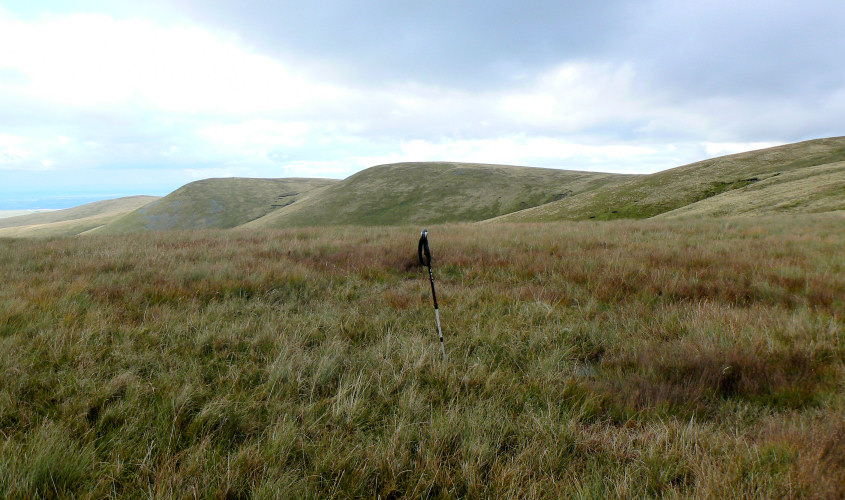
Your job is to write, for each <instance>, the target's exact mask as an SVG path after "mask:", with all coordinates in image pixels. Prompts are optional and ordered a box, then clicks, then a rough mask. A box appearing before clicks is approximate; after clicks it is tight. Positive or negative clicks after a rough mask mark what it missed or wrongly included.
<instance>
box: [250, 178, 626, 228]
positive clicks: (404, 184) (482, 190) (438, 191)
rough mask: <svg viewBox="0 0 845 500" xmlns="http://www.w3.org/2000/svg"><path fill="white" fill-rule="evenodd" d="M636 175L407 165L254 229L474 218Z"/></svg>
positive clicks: (327, 193) (352, 181)
mask: <svg viewBox="0 0 845 500" xmlns="http://www.w3.org/2000/svg"><path fill="white" fill-rule="evenodd" d="M628 177H629V176H624V175H618V174H600V173H590V172H573V171H565V170H555V169H541V168H530V167H513V166H503V165H479V164H468V163H435V162H430V163H400V164H392V165H381V166H377V167H372V168H369V169H367V170H364V171H362V172H359V173H357V174H355V175H352V176H351V177H349V178H347V179H345V180H343V181H340V182H338V183H337V184H334V185H332V186H330V187H328V188H327V189H325V190H324V191H321V192H319V193H315V195H314V196H311V197H308V198H305V199H303V200H301V201H298V202H297V203H294V204H292V205H290V206H288V207H285V208H282V209H280V210H278V211H275V212H273V213H271V214H268V215H267V216H266V217H263V218H261V219H258V220H256V221H254V222H252V223H250V224H248V225H247V227H251V228H261V227H270V228H282V227H303V226H323V225H350V224H351V225H398V224H432V223H443V222H472V221H480V220H484V219H489V218H491V217H495V216H498V215H502V214H505V213H509V212H513V211H516V210H521V209H524V208H528V207H532V206H536V205H540V204H543V203H546V202H549V201H552V200H554V199H558V198H561V197H564V196H570V195H573V194H576V193H580V192H584V191H589V190H591V189H595V188H597V187H599V186H606V185H612V184H615V183H617V182H619V181H621V180H623V179H626V178H628Z"/></svg>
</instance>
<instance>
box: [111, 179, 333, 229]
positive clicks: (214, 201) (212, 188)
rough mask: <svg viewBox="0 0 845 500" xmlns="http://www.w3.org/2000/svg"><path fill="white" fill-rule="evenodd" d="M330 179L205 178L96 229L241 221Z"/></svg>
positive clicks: (216, 226)
mask: <svg viewBox="0 0 845 500" xmlns="http://www.w3.org/2000/svg"><path fill="white" fill-rule="evenodd" d="M335 182H337V181H334V180H330V179H299V178H289V179H245V178H226V179H205V180H201V181H196V182H192V183H190V184H186V185H184V186H182V187H181V188H179V189H177V190H176V191H174V192H172V193H170V194H169V195H167V196H165V197H164V198H162V199H160V200H157V201H155V202H153V203H150V204H149V205H146V206H144V207H142V208H140V209H138V210H135V211H134V212H132V213H129V214H127V215H125V216H124V217H121V218H120V219H117V220H115V221H113V222H111V223H110V224H108V225H106V226H104V227H102V228H100V229H98V230H97V232H98V233H121V232H134V231H146V230H186V229H208V228H211V229H226V228H232V227H236V226H240V225H242V224H245V223H247V222H249V221H251V220H254V219H257V218H259V217H261V216H263V215H266V214H268V213H270V212H272V211H274V210H276V209H278V208H280V207H283V206H286V205H288V204H291V203H294V202H296V201H297V200H299V199H300V198H302V197H303V196H305V195H307V194H308V193H310V192H312V191H314V190H318V189H321V188H325V187H327V186H330V185H331V184H333V183H335Z"/></svg>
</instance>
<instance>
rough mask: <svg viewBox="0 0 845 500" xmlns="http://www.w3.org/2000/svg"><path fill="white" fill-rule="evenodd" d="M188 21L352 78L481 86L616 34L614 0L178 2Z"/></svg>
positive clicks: (621, 18) (619, 9)
mask: <svg viewBox="0 0 845 500" xmlns="http://www.w3.org/2000/svg"><path fill="white" fill-rule="evenodd" d="M177 5H178V6H180V7H181V8H182V9H183V12H186V13H187V14H188V15H189V16H191V17H192V18H194V19H200V20H202V21H204V22H209V23H213V24H215V25H217V26H221V27H224V28H227V29H229V30H234V31H236V32H237V33H238V34H239V35H240V36H242V37H243V38H244V39H245V40H247V41H248V42H251V43H254V44H256V45H257V46H259V47H260V48H261V49H262V50H264V51H269V52H274V53H277V54H287V55H290V54H295V55H297V56H299V57H301V58H304V59H309V58H313V59H315V60H317V62H325V63H328V64H330V65H331V66H332V67H333V68H342V69H341V71H342V72H343V73H344V75H345V76H347V77H350V76H351V77H354V78H355V79H357V80H359V81H370V82H377V81H385V80H387V81H389V82H404V81H417V82H424V83H433V82H434V83H438V84H445V85H459V86H462V87H466V88H479V87H490V86H496V85H501V84H502V83H503V82H504V83H506V82H510V81H512V80H513V79H519V78H520V76H526V75H527V76H529V77H530V76H531V75H532V74H533V73H534V71H535V69H536V68H537V67H538V66H539V67H543V66H548V65H551V64H554V63H555V62H557V61H560V60H565V59H573V58H579V57H586V56H589V55H592V54H595V53H597V52H601V51H602V50H604V49H606V48H607V47H608V46H610V45H612V41H613V40H614V39H616V38H617V37H620V36H622V35H624V32H625V19H626V16H627V15H628V14H629V10H630V8H629V7H628V6H626V3H625V2H624V1H622V0H605V1H602V2H591V3H589V4H588V3H586V2H558V1H538V0H526V1H522V2H513V1H506V0H496V1H490V0H487V1H484V0H469V1H462V2H454V1H447V0H434V1H427V2H417V1H413V2H411V1H375V0H330V1H322V2H291V1H283V2H278V1H271V0H255V1H250V2H237V3H235V2H228V1H222V0H212V1H199V0H182V1H181V2H179V3H178V4H177Z"/></svg>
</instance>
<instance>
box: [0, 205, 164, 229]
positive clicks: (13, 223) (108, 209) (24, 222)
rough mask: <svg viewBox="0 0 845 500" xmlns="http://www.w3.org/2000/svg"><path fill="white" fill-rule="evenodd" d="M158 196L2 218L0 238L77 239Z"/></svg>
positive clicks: (0, 220)
mask: <svg viewBox="0 0 845 500" xmlns="http://www.w3.org/2000/svg"><path fill="white" fill-rule="evenodd" d="M158 199H159V198H158V197H157V196H127V197H125V198H116V199H113V200H104V201H96V202H94V203H87V204H85V205H80V206H78V207H73V208H68V209H65V210H52V211H49V212H38V213H34V214H29V215H21V216H18V217H8V218H5V219H0V237H49V236H74V235H77V234H80V233H83V232H86V231H90V230H92V229H95V228H98V227H100V226H103V225H105V224H108V223H109V222H112V221H114V220H115V219H118V218H119V217H121V216H123V215H126V214H127V213H129V212H131V211H133V210H135V209H138V208H140V207H143V206H145V205H147V204H149V203H151V202H154V201H155V200H158Z"/></svg>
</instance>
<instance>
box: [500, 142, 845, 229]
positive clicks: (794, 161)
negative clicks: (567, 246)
mask: <svg viewBox="0 0 845 500" xmlns="http://www.w3.org/2000/svg"><path fill="white" fill-rule="evenodd" d="M843 160H845V137H833V138H829V139H817V140H812V141H805V142H799V143H795V144H789V145H785V146H778V147H774V148H768V149H762V150H757V151H749V152H746V153H740V154H735V155H729V156H723V157H719V158H713V159H710V160H705V161H701V162H697V163H692V164H689V165H685V166H682V167H677V168H673V169H670V170H665V171H662V172H658V173H655V174H651V175H644V176H637V177H632V178H630V179H628V180H626V181H625V182H622V183H619V184H615V185H609V186H604V187H603V188H601V189H596V190H592V191H589V192H585V193H581V194H578V195H575V196H572V197H568V198H565V199H563V200H560V201H555V202H552V203H549V204H546V205H543V206H539V207H536V208H531V209H528V210H523V211H520V212H518V213H514V214H511V215H507V216H504V217H502V218H501V219H500V220H503V221H513V222H516V221H548V220H561V219H598V220H606V219H619V218H634V219H639V218H646V217H653V216H656V215H658V214H663V213H667V212H671V211H673V210H677V212H676V213H677V214H689V215H692V214H695V213H698V214H702V215H703V214H720V215H736V214H740V213H781V212H794V211H800V212H804V211H823V210H828V209H837V208H842V206H843V203H845V188H843V186H845V185H843V181H842V166H841V164H839V162H842V161H843ZM711 198H713V199H712V200H711ZM807 198H809V199H807ZM703 200H707V201H706V202H705V203H702V201H703ZM694 204H697V205H698V206H697V208H694ZM682 207H688V208H687V209H683V210H679V209H682Z"/></svg>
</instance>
